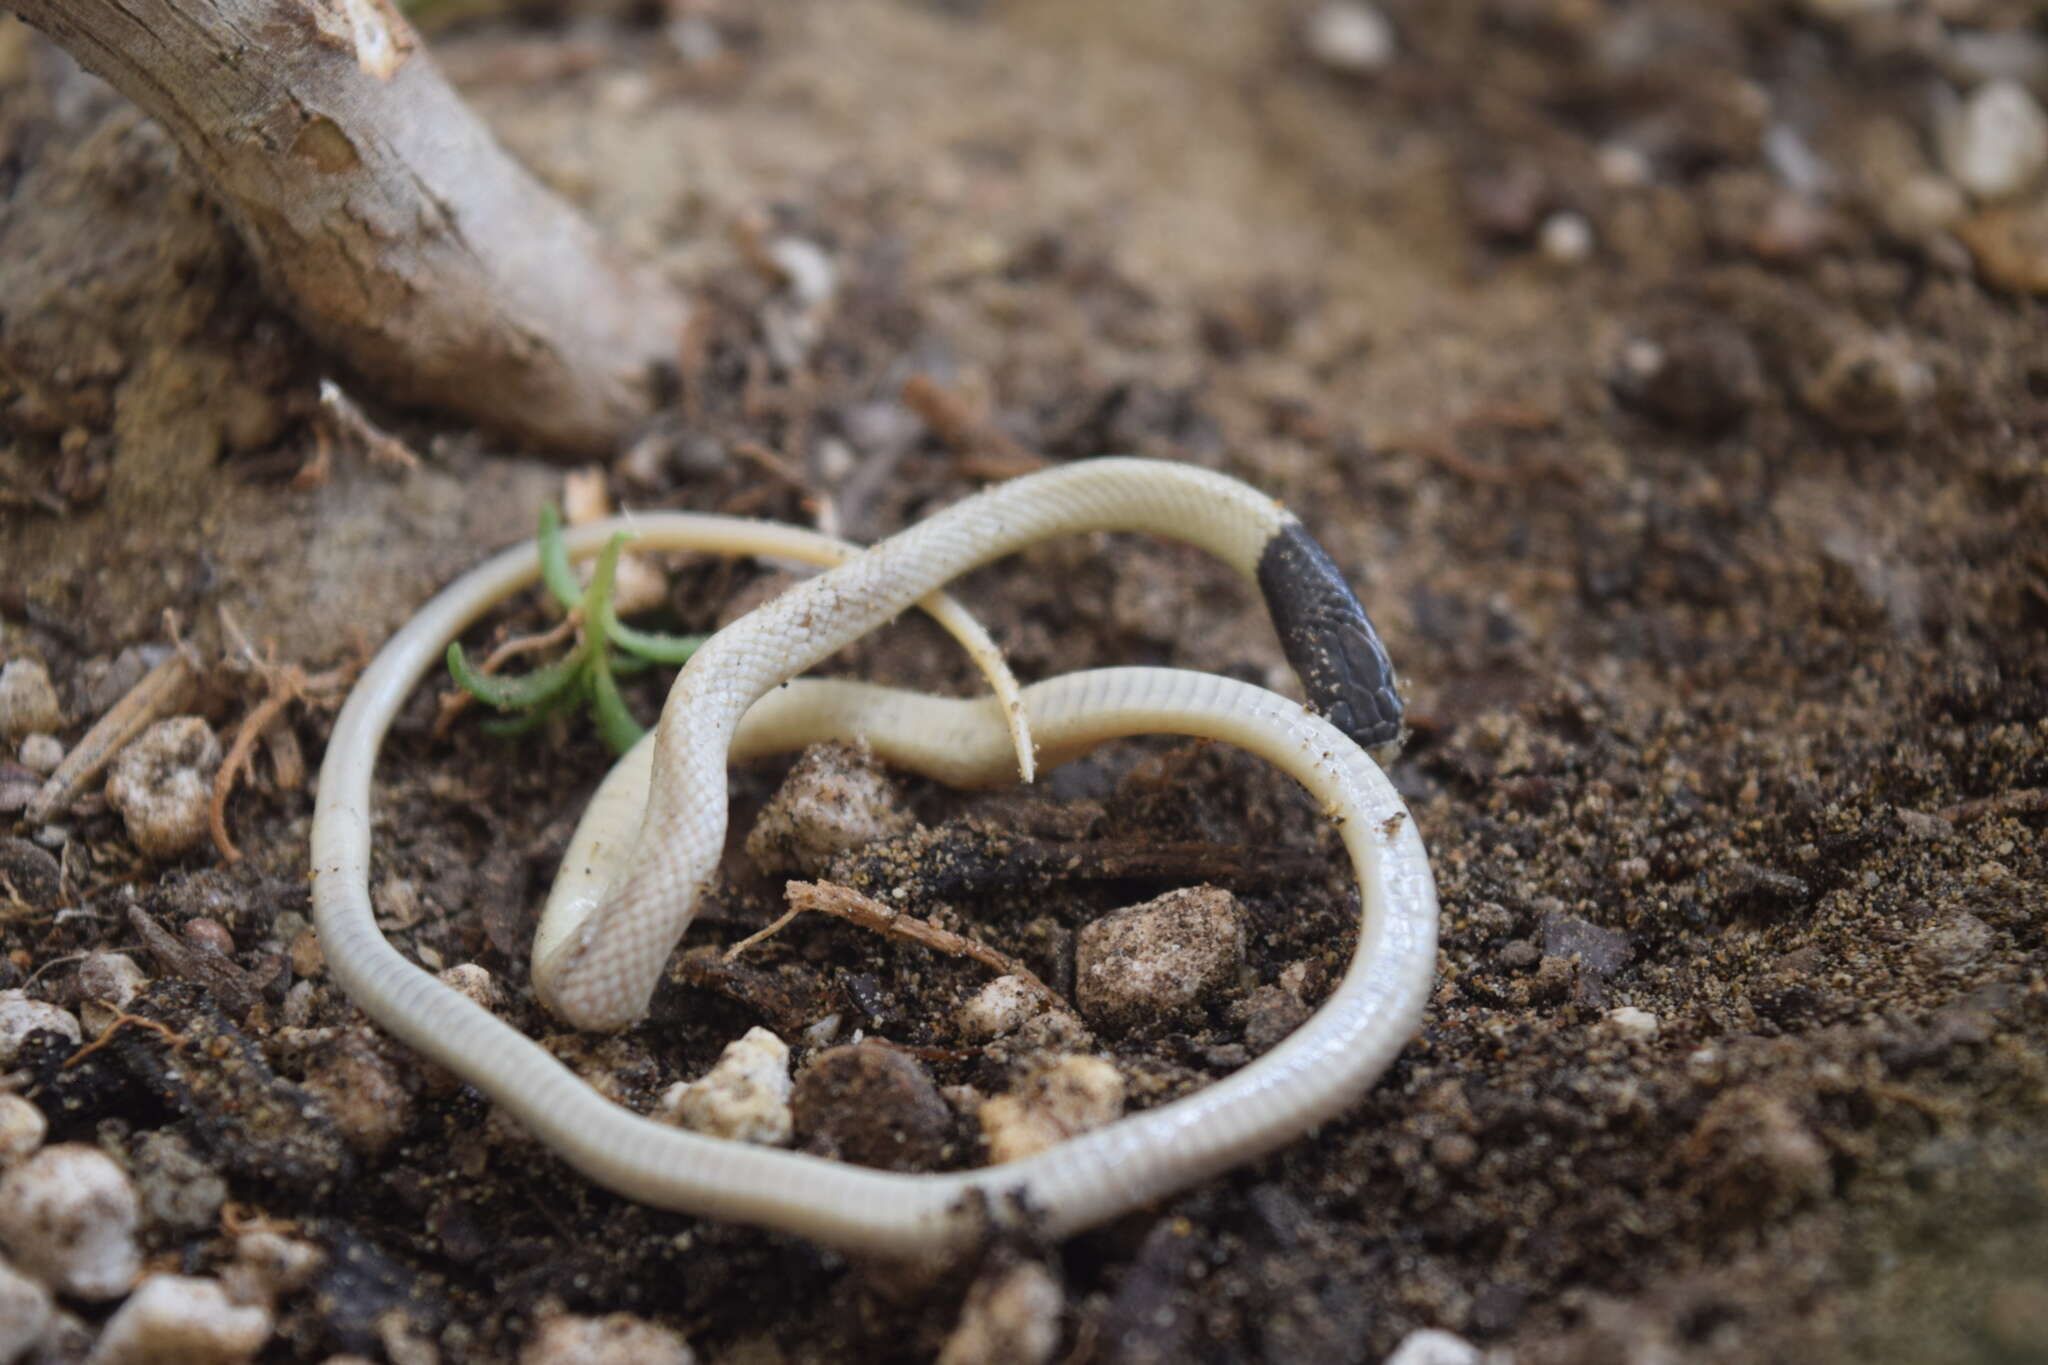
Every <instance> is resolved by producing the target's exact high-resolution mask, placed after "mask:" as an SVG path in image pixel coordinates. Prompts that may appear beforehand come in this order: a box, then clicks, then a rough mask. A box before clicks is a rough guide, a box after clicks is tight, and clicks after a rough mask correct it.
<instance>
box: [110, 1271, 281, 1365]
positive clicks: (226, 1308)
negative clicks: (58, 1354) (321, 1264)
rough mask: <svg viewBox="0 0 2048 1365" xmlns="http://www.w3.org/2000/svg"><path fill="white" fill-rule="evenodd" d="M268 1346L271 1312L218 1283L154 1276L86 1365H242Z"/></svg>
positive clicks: (115, 1319)
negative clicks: (231, 1294)
mask: <svg viewBox="0 0 2048 1365" xmlns="http://www.w3.org/2000/svg"><path fill="white" fill-rule="evenodd" d="M269 1340H270V1310H269V1309H267V1308H262V1307H259V1306H257V1305H254V1304H241V1303H234V1302H232V1301H231V1300H230V1299H229V1298H228V1296H227V1291H226V1290H224V1289H222V1288H221V1286H220V1282H219V1281H218V1280H206V1279H200V1278H198V1277H196V1276H191V1275H152V1276H150V1277H149V1278H148V1279H146V1280H144V1281H143V1282H142V1284H141V1285H140V1286H139V1287H138V1288H137V1289H136V1291H135V1292H134V1293H133V1294H130V1295H129V1296H128V1301H127V1302H126V1303H124V1304H122V1305H121V1310H120V1311H119V1312H117V1313H115V1314H114V1316H113V1317H112V1318H110V1319H108V1321H107V1325H106V1327H105V1329H104V1330H102V1331H101V1333H100V1340H99V1344H98V1345H97V1346H95V1347H94V1348H93V1353H92V1354H91V1355H90V1356H88V1357H87V1358H86V1365H238V1362H241V1361H245V1360H248V1359H250V1358H251V1357H253V1356H254V1355H255V1354H256V1353H257V1352H258V1351H260V1350H262V1349H263V1344H264V1343H265V1342H267V1341H269Z"/></svg>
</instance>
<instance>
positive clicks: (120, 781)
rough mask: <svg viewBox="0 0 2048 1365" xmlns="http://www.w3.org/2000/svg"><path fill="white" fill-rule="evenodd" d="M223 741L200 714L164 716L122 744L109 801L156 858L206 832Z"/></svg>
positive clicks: (141, 846) (169, 855) (191, 843)
mask: <svg viewBox="0 0 2048 1365" xmlns="http://www.w3.org/2000/svg"><path fill="white" fill-rule="evenodd" d="M219 766H220V741H219V740H217V739H215V738H214V735H213V731H212V729H211V728H209V727H208V725H207V724H206V722H205V721H203V720H201V719H200V718H199V717H197V716H176V717H173V718H172V719H170V720H160V721H158V722H157V723H156V724H154V725H152V726H150V727H149V728H148V729H147V730H145V731H143V732H142V737H141V738H140V739H138V740H136V741H135V742H134V743H133V744H131V745H129V746H128V747H127V748H126V749H124V750H122V752H121V756H120V757H119V758H118V759H116V760H114V771H113V773H112V774H111V775H110V776H109V777H108V778H107V801H108V803H109V804H111V805H112V806H113V807H114V809H115V810H118V811H120V812H121V818H122V819H123V820H125V821H126V822H127V825H128V837H129V839H131V840H132V841H133V842H134V844H135V846H136V847H137V848H138V849H140V850H142V852H143V853H144V854H145V855H146V856H148V857H151V858H175V857H177V856H178V855H179V854H181V853H183V852H185V851H186V850H187V849H189V848H191V847H193V846H194V845H195V844H197V843H199V841H200V840H202V839H204V838H205V837H206V808H207V802H208V800H209V799H210V798H211V795H212V785H213V772H214V769H215V768H218V767H219Z"/></svg>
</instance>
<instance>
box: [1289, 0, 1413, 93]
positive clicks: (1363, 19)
mask: <svg viewBox="0 0 2048 1365" xmlns="http://www.w3.org/2000/svg"><path fill="white" fill-rule="evenodd" d="M1302 41H1303V42H1304V43H1305V44H1306V45H1307V47H1308V51H1309V55H1310V56H1312V57H1314V58H1315V59H1316V60H1317V61H1318V62H1321V63H1322V64H1323V65H1324V66H1326V67H1328V68H1329V69H1330V70H1332V71H1335V72H1338V73H1340V74H1342V75H1346V76H1370V75H1372V74H1374V73H1375V72H1379V71H1384V70H1386V69H1387V68H1388V67H1389V66H1391V65H1392V64H1393V61H1394V29H1393V25H1391V24H1389V23H1388V22H1387V17H1386V16H1385V15H1384V14H1381V13H1380V12H1379V10H1378V9H1376V8H1374V7H1373V6H1371V5H1368V4H1363V3H1360V0H1328V3H1325V4H1321V5H1317V6H1316V7H1315V9H1314V11H1313V12H1311V13H1310V15H1309V16H1308V21H1307V22H1306V23H1305V24H1304V25H1303V26H1302Z"/></svg>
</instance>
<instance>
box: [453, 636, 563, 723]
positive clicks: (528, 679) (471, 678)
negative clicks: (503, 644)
mask: <svg viewBox="0 0 2048 1365" xmlns="http://www.w3.org/2000/svg"><path fill="white" fill-rule="evenodd" d="M582 653H583V652H582V651H581V650H578V651H577V652H576V653H574V654H571V655H569V656H568V657H567V658H563V659H558V660H556V661H555V662H554V663H551V664H549V665H547V666H546V667H544V668H537V669H535V670H534V671H533V672H531V673H528V674H525V675H523V676H521V677H517V678H494V677H492V676H491V675H490V674H488V673H480V672H478V671H477V670H476V669H474V668H472V667H470V663H469V657H468V656H467V655H466V654H464V653H463V652H462V645H461V644H460V643H459V642H456V641H450V642H449V645H448V674H449V676H450V677H452V678H454V679H455V685H456V686H457V687H460V688H461V689H462V690H463V691H465V692H467V693H469V695H471V696H472V697H475V698H476V699H477V700H478V701H480V702H482V703H484V705H486V706H492V707H496V708H497V709H498V710H500V711H523V710H525V709H526V708H527V707H530V706H540V705H542V704H544V703H546V702H547V701H549V700H550V699H552V698H554V697H555V696H557V695H558V694H559V693H560V692H561V691H562V689H563V688H565V687H567V686H568V685H569V684H570V683H571V682H573V681H574V680H575V677H576V670H577V669H578V668H580V667H582V664H583V657H582Z"/></svg>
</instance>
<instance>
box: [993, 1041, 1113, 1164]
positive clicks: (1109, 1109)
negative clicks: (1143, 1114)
mask: <svg viewBox="0 0 2048 1365" xmlns="http://www.w3.org/2000/svg"><path fill="white" fill-rule="evenodd" d="M1123 1112H1124V1078H1123V1073H1122V1072H1120V1071H1118V1070H1117V1069H1116V1068H1115V1067H1114V1066H1112V1065H1111V1064H1110V1063H1108V1062H1105V1061H1103V1060H1102V1059H1101V1058H1100V1057H1083V1056H1065V1057H1060V1058H1058V1059H1057V1060H1054V1061H1052V1062H1051V1063H1050V1064H1047V1065H1040V1066H1034V1067H1031V1068H1028V1069H1027V1070H1026V1072H1025V1074H1024V1077H1023V1079H1022V1080H1021V1081H1020V1082H1019V1083H1018V1084H1017V1085H1016V1086H1015V1087H1013V1088H1012V1089H1011V1090H1010V1092H1009V1093H1008V1094H1005V1095H998V1096H996V1097H995V1098H994V1099H992V1100H990V1101H988V1102H987V1103H986V1104H984V1105H982V1106H981V1114H980V1119H981V1133H982V1137H983V1138H984V1139H985V1140H986V1141H987V1143H988V1156H989V1161H990V1162H991V1163H993V1164H996V1165H1001V1164H1002V1163H1003V1162H1006V1161H1017V1160H1020V1159H1021V1158H1023V1157H1027V1156H1033V1155H1036V1154H1037V1153H1039V1152H1042V1151H1044V1150H1045V1149H1046V1148H1048V1147H1051V1146H1053V1145H1054V1144H1056V1143H1061V1142H1065V1141H1066V1140H1067V1139H1068V1138H1070V1137H1074V1136H1077V1135H1078V1134H1081V1133H1085V1132H1088V1131H1089V1130H1090V1129H1093V1128H1100V1127H1102V1126H1103V1125H1104V1124H1107V1123H1113V1122H1115V1121H1116V1120H1117V1119H1118V1118H1120V1117H1121V1116H1122V1115H1123Z"/></svg>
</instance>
